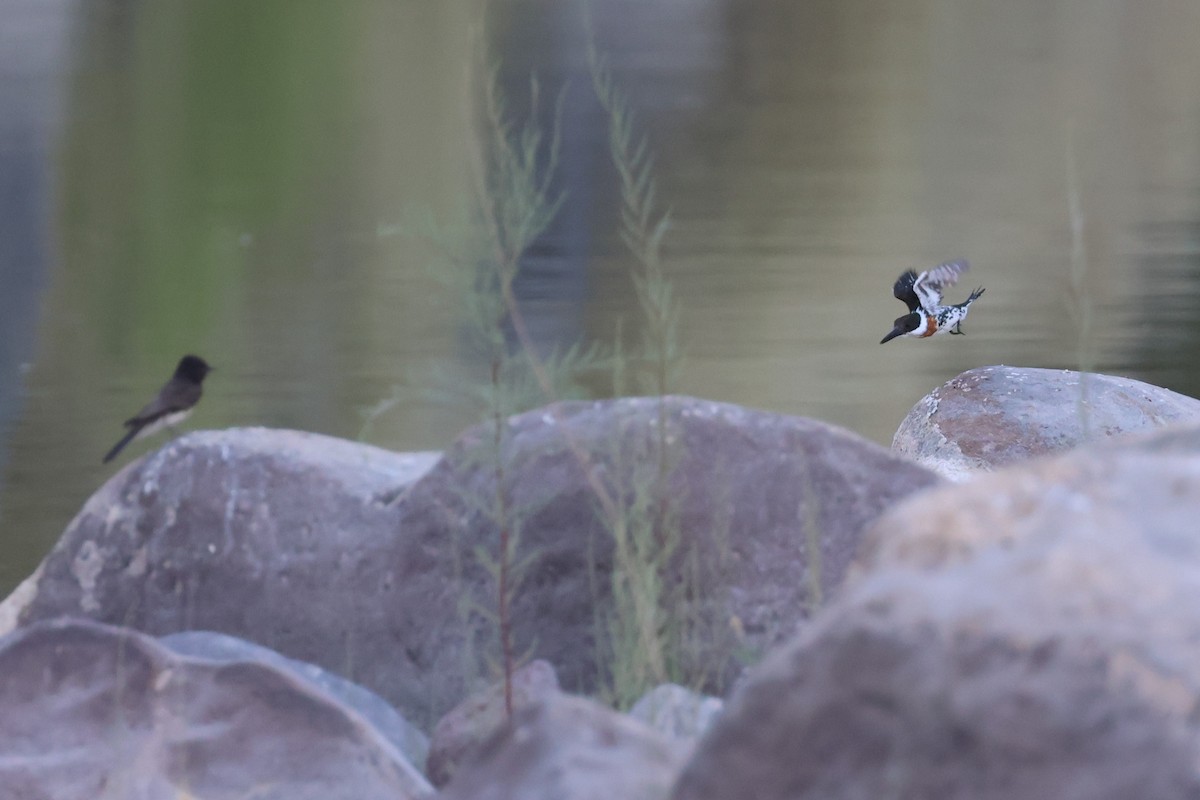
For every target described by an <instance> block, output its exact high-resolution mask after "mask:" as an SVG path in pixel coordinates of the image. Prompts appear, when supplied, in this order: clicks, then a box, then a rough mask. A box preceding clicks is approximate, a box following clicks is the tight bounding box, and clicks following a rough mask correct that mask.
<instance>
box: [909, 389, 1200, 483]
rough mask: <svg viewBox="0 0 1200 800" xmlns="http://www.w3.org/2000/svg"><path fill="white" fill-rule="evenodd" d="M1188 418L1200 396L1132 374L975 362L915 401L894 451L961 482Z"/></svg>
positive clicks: (1199, 408) (1195, 414)
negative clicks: (1103, 440)
mask: <svg viewBox="0 0 1200 800" xmlns="http://www.w3.org/2000/svg"><path fill="white" fill-rule="evenodd" d="M1081 381H1082V382H1081ZM1085 420H1086V426H1087V427H1086V430H1085V428H1084V422H1085ZM1188 420H1192V421H1200V400H1195V399H1193V398H1191V397H1187V396H1185V395H1181V394H1177V393H1175V392H1172V391H1170V390H1169V389H1163V388H1160V387H1158V386H1152V385H1150V384H1148V383H1142V382H1141V381H1135V380H1132V379H1130V378H1120V377H1116V376H1113V375H1100V374H1095V373H1086V374H1083V373H1079V372H1072V371H1070V370H1051V369H1030V368H1022V367H1004V366H998V367H980V368H978V369H972V370H968V371H967V372H964V373H962V374H961V375H959V376H958V377H957V378H954V379H952V380H950V381H948V382H946V383H945V384H943V385H942V386H941V387H940V388H938V389H935V390H934V391H933V392H931V393H930V394H928V395H927V396H926V397H925V398H923V399H922V400H921V401H920V402H919V403H917V404H916V405H915V406H913V409H912V411H910V412H908V416H907V417H905V418H904V421H903V422H902V423H900V428H899V430H897V431H896V436H895V439H894V440H893V441H892V449H893V450H894V451H895V452H897V453H899V454H901V455H904V456H907V457H908V458H911V459H913V460H914V461H916V462H918V463H920V464H923V465H925V466H927V467H929V468H930V469H932V470H934V471H936V472H938V473H940V474H942V475H943V476H945V477H948V478H951V479H953V480H962V479H964V478H966V477H969V476H970V475H971V474H973V473H976V472H987V471H990V470H993V469H996V468H998V467H1002V466H1006V465H1009V464H1015V463H1018V462H1021V461H1024V460H1027V459H1029V458H1033V457H1036V456H1042V455H1048V454H1052V453H1058V452H1062V451H1065V450H1068V449H1070V448H1072V447H1075V446H1077V445H1079V444H1083V443H1084V442H1086V441H1089V440H1097V439H1103V438H1105V437H1109V436H1114V435H1117V434H1121V433H1128V432H1134V431H1146V430H1151V429H1154V428H1158V427H1162V426H1164V425H1168V424H1171V423H1175V422H1182V421H1188Z"/></svg>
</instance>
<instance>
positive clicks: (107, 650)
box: [0, 620, 428, 800]
mask: <svg viewBox="0 0 1200 800" xmlns="http://www.w3.org/2000/svg"><path fill="white" fill-rule="evenodd" d="M0 676H3V678H2V679H0V709H3V713H0V753H3V754H4V756H3V758H0V787H2V789H0V795H2V796H3V797H4V798H6V800H7V799H8V798H13V800H24V798H51V797H52V798H55V800H75V799H76V798H78V799H79V800H93V798H97V797H122V798H125V797H128V798H139V800H160V798H161V800H175V798H179V797H196V798H206V799H211V800H233V798H243V797H255V798H262V799H263V800H306V799H308V798H311V800H339V799H340V800H372V798H377V800H403V799H404V798H415V797H418V796H421V795H422V793H424V792H425V791H427V789H428V784H426V783H425V781H424V779H423V778H422V777H421V776H420V774H419V773H418V772H416V770H414V769H413V768H412V766H411V765H409V764H408V763H407V762H406V761H405V759H404V757H403V756H402V755H401V754H400V753H399V751H397V750H396V749H395V748H394V747H392V745H391V744H390V743H389V742H388V741H387V740H386V739H384V738H383V737H381V736H380V735H379V734H378V733H377V732H376V731H375V729H374V728H373V727H372V726H371V725H369V724H367V723H365V722H364V721H363V720H362V718H361V717H359V716H358V715H357V714H355V713H353V712H351V711H349V710H347V709H346V708H345V707H343V706H342V705H341V704H340V703H338V702H337V701H336V700H335V699H333V698H332V697H330V696H329V695H327V694H325V693H324V692H321V691H319V690H315V689H314V688H312V686H311V685H309V684H308V682H306V681H304V682H302V681H299V680H297V679H296V678H295V677H294V676H293V675H291V674H290V673H288V672H281V671H279V670H277V669H275V668H274V667H271V666H268V665H266V664H263V663H255V662H245V661H243V662H235V663H227V664H217V663H214V662H211V661H199V660H192V659H188V658H185V657H181V656H178V655H175V654H174V653H172V652H171V651H169V650H167V649H166V648H164V647H162V646H161V645H160V644H158V642H156V641H155V640H154V639H152V638H150V637H148V636H144V635H142V634H139V633H136V632H134V631H130V630H126V629H122V628H114V627H110V626H106V625H100V624H97V623H94V622H88V621H84V620H58V621H53V622H42V623H38V624H36V625H33V626H30V627H27V628H23V629H21V630H19V631H17V632H15V633H11V634H9V635H8V636H6V637H4V638H3V639H0Z"/></svg>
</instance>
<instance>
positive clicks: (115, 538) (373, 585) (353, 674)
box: [0, 428, 438, 719]
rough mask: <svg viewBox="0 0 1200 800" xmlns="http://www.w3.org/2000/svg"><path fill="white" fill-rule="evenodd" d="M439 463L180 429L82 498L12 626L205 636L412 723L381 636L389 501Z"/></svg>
mask: <svg viewBox="0 0 1200 800" xmlns="http://www.w3.org/2000/svg"><path fill="white" fill-rule="evenodd" d="M437 458H438V456H437V455H436V454H428V453H419V454H402V453H390V452H388V451H385V450H381V449H379V448H376V447H370V446H366V445H361V444H356V443H353V442H347V441H344V440H341V439H334V438H331V437H328V436H320V435H317V434H310V433H302V432H297V431H284V430H267V429H262V428H243V429H233V430H228V431H200V432H196V433H191V434H188V435H185V436H182V437H180V438H178V439H175V440H174V441H172V442H171V443H170V444H168V445H166V446H165V447H163V448H162V449H160V450H158V451H156V452H154V453H151V454H150V455H148V456H146V457H144V458H142V459H139V460H137V461H134V462H133V463H131V464H130V465H128V466H127V467H125V468H124V469H122V470H121V471H120V472H119V473H117V474H116V475H115V476H114V477H113V478H111V479H110V480H109V481H108V483H106V484H105V485H104V486H103V487H102V488H101V489H100V490H99V491H97V492H96V494H94V495H92V497H91V498H89V500H88V501H87V503H86V504H85V505H84V507H83V509H82V510H81V511H80V512H79V514H78V515H77V516H76V517H75V519H74V520H73V521H72V522H71V524H70V525H69V526H68V527H67V530H66V531H65V532H64V534H63V536H62V538H61V539H60V540H59V542H58V544H57V545H56V546H55V548H54V549H53V550H52V552H51V553H50V554H49V555H48V556H47V557H46V559H45V560H44V561H43V562H42V564H41V565H40V566H39V568H38V571H37V573H36V575H35V578H34V580H36V583H35V584H34V585H33V587H32V591H30V588H29V587H28V586H26V587H25V588H23V589H22V595H21V601H20V602H21V608H20V610H19V619H20V622H21V624H29V623H31V622H35V621H37V620H41V619H49V618H54V617H57V616H61V615H74V616H87V617H90V618H93V619H96V620H99V621H102V622H109V623H112V624H121V625H125V626H128V627H131V628H135V629H137V630H141V631H144V632H146V633H150V634H153V635H156V636H160V635H165V634H168V633H174V632H177V631H181V630H195V629H205V630H213V631H218V632H221V633H225V634H229V635H232V636H237V637H239V638H243V639H247V640H250V641H254V642H256V643H258V644H262V645H264V646H267V647H270V648H271V649H273V650H276V651H278V652H280V653H282V654H284V655H286V656H289V657H291V658H296V659H299V660H301V661H306V662H309V663H313V664H318V665H320V666H321V667H323V668H325V669H327V670H330V671H332V672H335V673H338V674H341V675H343V676H344V677H346V678H348V679H350V680H353V681H355V682H356V683H359V684H361V685H363V686H365V687H367V688H369V689H371V690H372V691H374V692H376V693H378V694H379V695H381V696H382V697H384V698H385V699H387V700H388V701H389V702H391V703H392V704H393V705H395V706H396V707H398V708H401V709H403V710H404V712H405V716H406V717H412V711H413V709H414V708H415V709H417V711H418V712H420V711H427V706H426V705H425V703H424V701H423V697H424V694H425V691H426V687H425V684H424V681H425V678H424V677H423V676H422V674H421V673H422V672H423V670H422V669H421V667H420V666H419V665H415V664H413V663H411V661H410V659H409V658H408V657H407V656H406V655H405V651H404V646H403V643H402V642H400V641H398V640H397V639H396V637H395V635H394V634H393V633H389V630H390V628H391V626H392V621H393V618H394V617H395V616H396V615H397V613H398V612H397V609H398V608H400V607H401V606H400V601H399V600H398V598H397V586H396V583H397V581H398V580H399V579H398V577H397V573H398V571H399V570H398V568H397V566H396V564H395V552H396V550H397V545H396V538H397V524H398V519H397V513H396V510H395V508H394V506H390V505H389V503H390V502H391V501H392V500H394V498H395V496H396V495H397V493H399V492H401V491H402V490H403V489H404V488H406V487H408V486H410V485H411V483H412V482H413V481H414V480H415V479H416V478H417V477H419V476H420V475H421V474H423V472H424V471H427V470H428V469H429V467H430V466H431V465H432V463H433V462H434V461H435V460H436V459H437ZM0 616H3V615H0ZM409 704H411V705H409ZM412 718H414V719H417V718H419V717H412Z"/></svg>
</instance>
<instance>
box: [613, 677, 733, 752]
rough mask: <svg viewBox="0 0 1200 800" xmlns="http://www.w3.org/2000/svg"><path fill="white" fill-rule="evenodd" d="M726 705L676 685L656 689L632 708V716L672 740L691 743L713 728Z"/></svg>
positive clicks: (713, 698)
mask: <svg viewBox="0 0 1200 800" xmlns="http://www.w3.org/2000/svg"><path fill="white" fill-rule="evenodd" d="M724 706H725V703H724V701H723V700H721V698H719V697H709V696H708V695H703V694H699V693H698V692H693V691H692V690H691V689H688V688H685V687H683V686H680V685H678V684H675V683H665V684H663V685H662V686H656V687H654V688H653V689H651V690H650V691H648V692H646V694H644V695H642V697H641V698H640V699H639V700H638V701H637V702H636V703H634V704H633V707H632V708H630V709H629V716H631V717H633V718H634V719H636V720H639V721H641V722H644V723H646V724H647V725H649V726H650V727H651V728H653V729H654V730H656V731H658V732H660V733H662V734H665V735H666V736H668V737H670V738H671V739H679V740H682V741H691V740H693V739H697V738H699V737H700V735H701V734H703V733H704V732H705V731H706V730H708V729H709V728H710V727H712V724H713V722H714V721H715V720H716V718H717V715H718V714H720V713H721V709H722V708H724Z"/></svg>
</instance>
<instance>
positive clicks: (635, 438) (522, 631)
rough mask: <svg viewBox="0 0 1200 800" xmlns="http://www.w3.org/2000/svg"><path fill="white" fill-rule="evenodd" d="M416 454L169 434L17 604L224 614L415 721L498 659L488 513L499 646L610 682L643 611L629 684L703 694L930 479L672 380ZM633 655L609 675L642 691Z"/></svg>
mask: <svg viewBox="0 0 1200 800" xmlns="http://www.w3.org/2000/svg"><path fill="white" fill-rule="evenodd" d="M497 438H498V439H499V450H497V449H496V442H497ZM660 442H665V443H666V449H665V452H664V453H663V454H662V455H661V457H660V455H659V453H658V449H657V448H658V444H659V443H660ZM497 453H498V457H497ZM497 465H502V469H501V470H499V471H498V470H497ZM421 466H425V464H422V465H421ZM414 471H415V470H414V469H413V466H412V460H411V457H405V456H399V455H395V454H391V453H386V452H384V451H381V450H378V449H376V448H371V447H366V446H362V445H356V444H352V443H349V442H341V441H337V440H332V439H328V438H326V437H314V436H311V435H305V434H298V433H294V432H278V431H277V432H272V431H262V430H250V431H246V430H243V431H227V432H222V433H213V432H209V433H202V434H192V435H189V436H186V437H183V438H181V439H179V440H176V441H175V442H174V443H172V444H171V445H169V446H168V447H167V448H164V449H163V450H161V451H159V452H157V453H155V454H153V455H151V456H149V457H147V458H144V459H142V460H140V461H137V462H135V463H134V464H132V465H131V466H129V467H128V468H126V469H125V470H123V471H122V472H121V473H119V474H118V475H117V476H115V477H114V478H113V479H112V480H111V481H110V482H109V483H108V484H107V485H106V486H105V487H103V488H102V489H101V490H100V491H99V492H97V494H96V495H95V496H93V497H92V498H91V499H90V500H89V501H88V502H87V504H86V505H85V506H84V509H83V510H82V511H81V512H80V514H79V515H78V516H77V517H76V519H75V520H74V521H73V522H72V523H71V525H70V526H69V528H68V529H67V531H66V533H65V534H64V535H63V537H62V539H61V541H60V542H59V543H58V545H57V546H56V547H55V548H54V550H53V552H52V553H51V554H50V555H49V556H48V557H47V559H46V560H45V561H44V562H43V564H42V566H41V567H40V568H39V573H38V576H37V579H36V590H35V591H33V592H31V593H29V594H27V595H26V597H25V599H24V600H23V607H22V610H21V619H22V621H23V622H24V623H26V624H27V623H29V622H33V621H35V620H38V619H45V618H48V617H53V616H57V615H61V614H77V615H78V614H83V615H87V616H90V617H93V618H95V619H98V620H103V621H108V622H114V623H120V624H124V625H128V626H130V627H134V628H136V629H138V630H143V631H147V632H150V633H153V634H156V635H162V634H166V633H171V632H174V631H179V630H187V629H206V630H213V631H219V632H222V633H227V634H231V635H234V636H238V637H241V638H245V639H249V640H251V641H255V642H258V643H260V644H263V645H266V646H268V647H271V648H272V649H274V650H277V651H279V652H281V653H283V654H285V655H287V656H289V657H292V658H297V659H300V660H303V661H307V662H311V663H314V664H318V665H320V666H322V667H325V668H326V669H329V670H332V671H334V672H337V673H339V674H342V675H344V676H345V677H347V678H350V679H352V680H354V681H355V682H357V683H359V684H361V685H363V686H366V687H367V688H369V689H371V690H373V691H375V692H377V693H378V694H380V695H381V696H382V697H384V698H385V699H387V700H388V701H389V702H391V703H392V704H393V705H395V706H396V707H397V708H398V709H400V710H401V712H402V713H403V714H404V716H405V717H406V718H408V719H411V720H413V721H415V722H417V723H418V724H427V723H429V722H430V721H432V720H436V719H437V718H438V717H440V716H441V715H442V714H443V713H445V712H446V711H447V710H448V709H449V708H451V707H452V706H453V705H454V704H456V703H457V702H458V701H459V700H460V699H461V698H462V697H463V696H465V695H466V694H468V693H469V692H470V691H471V690H472V689H474V688H476V687H477V686H479V685H480V680H479V679H480V678H481V677H482V676H484V675H485V674H487V672H488V670H487V666H488V665H489V663H491V664H494V661H495V656H496V653H498V648H497V643H496V633H497V630H498V623H497V621H496V620H495V619H494V617H493V616H489V613H490V612H489V611H488V609H495V608H496V605H497V602H496V580H495V577H496V575H495V572H494V571H492V567H494V564H492V563H489V559H492V560H494V559H495V557H496V553H497V551H498V542H499V540H500V538H501V531H507V532H508V534H510V536H511V537H512V539H513V540H514V541H515V540H518V539H519V547H518V548H517V551H516V553H515V558H514V559H513V561H514V563H517V564H524V565H525V568H524V569H523V570H522V575H523V579H522V580H520V581H518V582H517V588H516V591H515V594H514V595H513V596H512V598H511V599H512V605H511V615H510V621H511V624H512V628H511V630H512V639H511V641H512V645H513V648H514V650H513V652H514V655H515V656H516V657H525V656H529V657H534V658H544V659H546V660H548V661H549V662H550V663H551V664H553V665H554V666H555V668H556V669H557V671H558V674H559V677H560V679H561V680H562V683H563V685H564V687H566V688H568V689H571V690H575V691H591V690H593V689H595V688H597V687H598V686H608V685H609V680H610V679H609V676H606V675H603V674H599V673H598V671H597V664H598V663H603V664H613V663H617V662H618V661H620V659H621V658H622V657H623V658H625V659H627V660H636V659H638V658H641V657H642V655H643V653H642V650H641V649H640V648H639V647H638V645H637V644H629V643H628V642H626V641H621V642H620V643H619V646H620V647H621V648H623V649H622V650H621V651H620V652H619V653H618V652H616V648H615V647H614V646H613V645H612V644H611V641H617V640H618V639H619V636H616V635H612V636H610V632H612V631H614V630H615V629H616V628H617V627H618V626H619V625H620V624H621V623H622V621H623V622H624V624H625V626H626V627H625V628H624V629H623V630H625V631H629V630H633V629H634V628H635V625H634V624H632V623H635V622H636V623H638V624H639V625H640V624H641V623H644V622H645V621H646V619H641V620H640V621H639V620H634V619H633V618H632V616H630V615H631V614H633V613H647V614H648V615H649V617H648V619H649V623H650V624H652V625H653V626H655V627H656V628H657V627H658V626H668V625H669V626H673V627H672V628H671V630H670V631H667V630H666V629H665V627H664V628H663V630H662V632H663V634H664V637H663V639H666V636H665V634H666V633H668V632H669V633H670V634H671V635H672V638H671V639H670V641H672V642H675V643H676V644H673V645H671V647H673V648H674V650H671V651H669V652H667V653H666V654H664V655H663V657H662V658H661V659H660V660H659V661H658V662H657V664H656V665H651V666H657V668H658V672H655V671H654V670H653V669H652V670H650V671H649V674H647V675H646V681H647V682H655V681H660V680H662V679H663V678H664V675H662V674H659V673H661V672H662V671H665V669H666V668H667V666H668V665H670V666H671V667H672V668H673V669H676V670H677V672H676V674H680V673H682V674H684V675H686V676H687V678H686V679H687V680H688V681H689V682H693V681H696V680H697V676H699V677H700V678H703V679H704V680H705V685H706V686H707V687H708V688H709V689H710V690H712V691H716V692H718V693H719V692H721V691H723V690H724V688H726V687H727V686H728V685H729V683H730V681H731V680H732V679H733V677H734V676H736V675H737V674H738V672H739V671H740V669H741V668H742V666H743V665H744V663H745V660H746V659H747V657H748V654H749V657H751V658H753V657H754V654H756V653H761V652H763V651H765V650H766V649H767V648H769V647H770V646H772V645H773V644H775V643H777V642H779V641H781V640H782V639H783V638H785V637H786V636H787V635H789V634H790V633H791V631H792V630H793V629H794V627H795V626H796V624H797V623H798V622H799V621H800V620H802V619H803V618H804V617H805V615H806V614H807V613H808V612H809V610H810V609H811V608H812V607H813V606H815V605H818V604H819V603H820V602H821V601H822V600H823V598H825V597H827V596H828V595H829V594H830V593H831V592H832V591H833V590H834V589H836V587H837V586H838V585H839V584H840V582H841V580H842V577H843V575H844V574H845V572H846V569H847V566H848V565H849V563H850V560H851V558H852V556H853V554H854V552H855V551H856V549H857V548H858V544H859V539H860V536H861V533H862V531H863V529H864V528H865V527H866V526H867V525H868V524H869V523H870V522H871V521H872V520H874V519H875V517H876V516H878V514H879V513H880V512H881V511H883V510H884V509H886V508H887V507H888V506H889V505H891V504H893V503H895V502H897V501H898V500H900V499H902V498H904V497H906V496H907V495H909V494H911V493H912V492H914V491H916V490H918V489H922V488H925V487H928V486H932V485H934V484H936V483H938V482H939V479H938V478H937V477H936V476H935V475H933V474H932V473H930V472H928V471H927V470H925V469H923V468H921V467H919V466H916V465H914V464H911V463H909V462H907V461H905V460H903V459H900V458H898V457H896V456H894V455H892V454H890V453H889V452H888V451H886V450H884V449H883V448H880V447H878V446H876V445H874V444H872V443H870V442H867V441H865V440H863V439H861V438H859V437H858V436H855V435H854V434H851V433H848V432H846V431H844V430H841V429H838V428H834V427H831V426H829V425H825V424H823V423H820V422H815V421H811V420H806V419H800V418H795V417H787V416H782V415H779V414H769V413H765V412H760V411H750V410H747V409H744V408H740V407H738V406H732V405H726V404H721V403H711V402H706V401H701V400H695V399H691V398H679V397H670V398H666V399H664V400H663V402H662V403H661V404H660V403H659V402H658V401H657V400H655V399H625V400H615V401H605V402H595V403H564V404H560V405H554V406H550V407H547V408H545V409H539V410H537V411H533V412H529V413H526V414H522V415H519V416H516V417H512V418H510V419H508V420H506V421H505V422H504V427H503V429H502V430H501V431H500V432H499V436H498V437H497V435H496V431H495V430H494V429H493V428H492V426H490V425H481V426H477V427H475V428H472V429H470V430H469V431H467V432H466V433H465V434H464V435H463V436H462V437H460V439H459V440H458V441H457V442H455V443H454V445H453V446H452V447H451V448H450V449H449V450H448V451H447V452H446V454H445V456H444V457H443V458H442V459H441V460H440V461H439V462H438V463H437V465H436V466H435V467H433V469H431V470H430V471H429V472H428V473H427V474H425V475H424V476H423V477H421V478H420V479H419V480H417V481H416V482H415V483H414V482H411V480H410V478H411V476H412V474H413V473H414ZM498 474H502V475H503V479H504V484H503V486H502V487H501V488H502V491H501V492H500V493H498V492H497V484H496V480H497V475H498ZM498 498H502V499H503V502H504V507H505V508H507V509H508V524H507V525H500V524H499V522H498V517H497V505H496V504H497V499H498ZM617 533H620V534H621V535H622V536H623V537H624V538H622V540H621V541H622V548H621V549H620V550H619V551H618V549H617V548H614V546H613V542H614V534H617ZM655 565H657V566H660V567H661V569H660V570H658V571H657V572H658V574H656V573H655V571H654V570H653V569H651V570H650V572H647V566H650V567H654V566H655ZM509 577H510V578H512V577H514V575H510V576H509ZM614 584H617V585H619V586H621V590H620V591H619V592H618V593H617V598H618V601H619V602H622V603H626V604H627V606H626V607H624V608H623V609H622V608H618V607H616V606H614V604H613V601H612V598H613V592H612V587H613V586H614ZM510 585H511V583H510ZM634 601H636V602H637V603H640V604H641V605H639V606H638V607H637V608H630V607H628V604H629V603H632V602H634ZM644 601H648V602H644ZM647 608H649V611H647ZM622 614H624V615H625V616H624V617H623V616H622ZM597 632H601V633H602V634H603V635H602V636H601V637H599V638H598V637H597ZM663 639H660V640H663ZM668 662H669V664H668ZM622 663H624V662H622ZM636 667H637V665H636V664H635V665H634V666H633V667H631V668H630V669H629V670H628V671H627V672H626V673H624V674H623V676H622V677H621V681H622V682H623V683H624V684H626V685H630V686H633V689H635V690H636V691H637V692H640V691H641V690H643V689H644V688H645V683H644V682H641V681H642V679H641V678H638V677H637V670H636ZM493 674H494V673H493ZM630 675H633V676H634V677H632V678H630V677H629V676H630ZM616 682H617V681H615V680H614V681H613V683H616ZM638 683H640V685H636V686H634V684H638ZM633 696H634V697H636V694H634V695H633ZM631 699H632V698H631Z"/></svg>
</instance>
